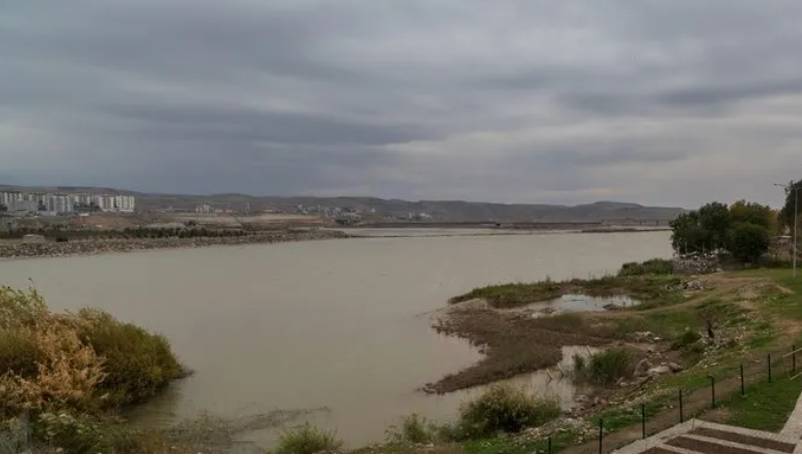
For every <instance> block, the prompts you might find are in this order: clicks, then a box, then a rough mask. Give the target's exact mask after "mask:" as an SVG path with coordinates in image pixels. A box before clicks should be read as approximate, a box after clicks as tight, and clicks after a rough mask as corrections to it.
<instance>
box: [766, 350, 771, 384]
mask: <svg viewBox="0 0 802 460" xmlns="http://www.w3.org/2000/svg"><path fill="white" fill-rule="evenodd" d="M767 356H768V363H769V383H771V353H769V354H768V355H767Z"/></svg>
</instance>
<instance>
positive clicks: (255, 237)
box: [0, 229, 351, 262]
mask: <svg viewBox="0 0 802 460" xmlns="http://www.w3.org/2000/svg"><path fill="white" fill-rule="evenodd" d="M346 238H351V237H350V236H349V235H347V234H346V233H344V232H340V231H337V230H328V229H327V230H317V229H316V230H290V231H287V230H283V231H274V232H259V233H253V234H249V235H243V236H215V237H193V238H175V237H173V238H127V239H123V238H119V239H87V240H75V241H67V242H56V241H44V242H23V241H15V242H0V262H3V261H14V260H26V259H40V258H60V257H70V256H91V255H101V254H122V253H129V252H141V251H152V250H160V249H191V248H202V247H210V246H243V245H249V244H275V243H289V242H297V241H316V240H329V239H346Z"/></svg>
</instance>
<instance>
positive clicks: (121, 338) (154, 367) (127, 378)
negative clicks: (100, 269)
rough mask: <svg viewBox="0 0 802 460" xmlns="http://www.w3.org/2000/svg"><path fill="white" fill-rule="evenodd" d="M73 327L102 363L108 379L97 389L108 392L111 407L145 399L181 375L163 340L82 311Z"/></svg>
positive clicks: (100, 314) (101, 314)
mask: <svg viewBox="0 0 802 460" xmlns="http://www.w3.org/2000/svg"><path fill="white" fill-rule="evenodd" d="M76 323H77V325H78V331H79V337H80V338H81V340H82V341H84V342H85V343H87V344H88V345H90V346H91V347H92V348H93V349H94V350H95V353H97V355H98V356H100V357H101V358H102V359H103V360H104V365H103V370H104V371H105V372H106V374H107V375H106V378H105V379H104V380H103V381H102V382H101V383H100V386H99V388H100V389H101V390H104V391H107V392H109V397H108V400H109V402H111V403H114V404H130V403H134V402H137V401H141V400H144V399H147V398H149V397H151V396H153V395H155V394H156V393H157V392H158V391H159V390H160V389H162V388H164V386H166V385H167V384H168V383H170V381H171V380H174V379H176V378H178V377H180V376H181V375H182V373H183V370H182V367H181V365H180V364H179V363H178V361H177V360H176V358H175V356H174V355H173V353H172V351H171V350H170V344H169V343H167V340H166V339H165V338H164V337H162V336H159V335H155V334H150V333H148V332H146V331H145V330H144V329H142V328H140V327H138V326H135V325H133V324H126V323H121V322H119V321H117V320H116V319H114V318H113V317H112V316H111V315H109V314H108V313H105V312H102V311H99V310H92V309H83V310H81V311H80V312H78V315H77V321H76Z"/></svg>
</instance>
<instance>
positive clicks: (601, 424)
mask: <svg viewBox="0 0 802 460" xmlns="http://www.w3.org/2000/svg"><path fill="white" fill-rule="evenodd" d="M603 440H604V419H602V418H599V453H600V454H601V453H602V442H603Z"/></svg>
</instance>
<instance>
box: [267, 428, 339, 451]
mask: <svg viewBox="0 0 802 460" xmlns="http://www.w3.org/2000/svg"><path fill="white" fill-rule="evenodd" d="M341 447H342V441H340V440H338V439H337V438H336V437H335V434H334V433H333V432H328V431H323V430H321V429H319V428H316V427H314V426H312V425H310V424H309V423H305V424H303V425H301V426H297V427H295V428H292V429H289V430H287V431H285V432H284V433H282V435H281V437H280V439H279V442H278V448H277V449H276V453H279V454H318V453H334V452H337V451H338V450H340V448H341Z"/></svg>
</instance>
